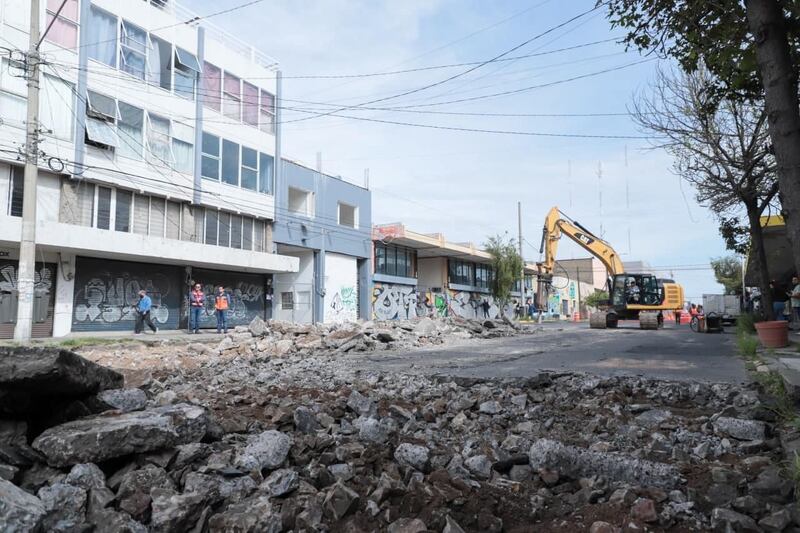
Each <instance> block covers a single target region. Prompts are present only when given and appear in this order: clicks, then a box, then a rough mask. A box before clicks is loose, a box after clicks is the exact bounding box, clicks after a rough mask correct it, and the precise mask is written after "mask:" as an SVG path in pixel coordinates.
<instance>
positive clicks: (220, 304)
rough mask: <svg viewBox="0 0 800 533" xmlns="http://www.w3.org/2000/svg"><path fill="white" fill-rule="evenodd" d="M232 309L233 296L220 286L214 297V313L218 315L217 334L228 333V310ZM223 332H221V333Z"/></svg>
mask: <svg viewBox="0 0 800 533" xmlns="http://www.w3.org/2000/svg"><path fill="white" fill-rule="evenodd" d="M230 308H231V295H230V294H228V292H227V291H226V290H225V287H223V286H222V285H220V286H219V287H217V294H216V295H215V296H214V312H215V313H216V315H217V333H228V309H230ZM220 330H221V331H220Z"/></svg>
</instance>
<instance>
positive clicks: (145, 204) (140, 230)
mask: <svg viewBox="0 0 800 533" xmlns="http://www.w3.org/2000/svg"><path fill="white" fill-rule="evenodd" d="M117 202H119V191H117ZM149 222H150V197H149V196H145V195H143V194H134V195H133V224H132V226H133V233H137V234H139V235H147V233H148V229H149V225H150V224H149Z"/></svg>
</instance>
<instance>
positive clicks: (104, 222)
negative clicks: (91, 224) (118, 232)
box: [97, 187, 111, 229]
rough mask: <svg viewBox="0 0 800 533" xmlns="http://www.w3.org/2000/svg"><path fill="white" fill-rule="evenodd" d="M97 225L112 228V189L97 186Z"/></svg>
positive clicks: (101, 227)
mask: <svg viewBox="0 0 800 533" xmlns="http://www.w3.org/2000/svg"><path fill="white" fill-rule="evenodd" d="M97 227H98V228H99V229H111V189H109V188H108V187H97Z"/></svg>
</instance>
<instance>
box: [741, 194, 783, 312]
mask: <svg viewBox="0 0 800 533" xmlns="http://www.w3.org/2000/svg"><path fill="white" fill-rule="evenodd" d="M746 207H747V219H748V221H749V222H750V261H753V262H754V263H755V267H756V271H757V272H758V290H759V291H761V307H762V308H763V309H764V317H765V318H766V319H767V320H778V319H779V318H780V317H776V316H775V312H774V309H773V307H772V291H770V288H769V270H767V251H766V249H765V248H764V231H763V228H762V227H761V212H760V211H759V210H758V207H757V206H755V205H749V204H747V205H746Z"/></svg>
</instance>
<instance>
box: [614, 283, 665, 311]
mask: <svg viewBox="0 0 800 533" xmlns="http://www.w3.org/2000/svg"><path fill="white" fill-rule="evenodd" d="M610 282H611V287H612V289H611V292H610V294H611V306H612V307H614V308H615V309H619V310H623V309H626V308H627V307H628V306H629V305H659V304H661V302H662V301H663V299H664V289H663V285H661V284H660V283H659V280H658V279H657V278H656V277H655V276H653V275H651V274H617V275H615V276H614V277H613V278H612V279H611V280H610Z"/></svg>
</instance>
